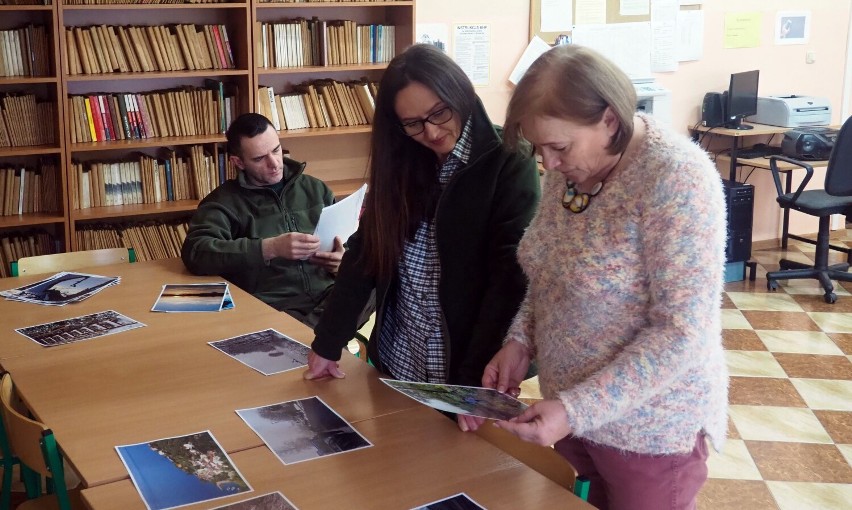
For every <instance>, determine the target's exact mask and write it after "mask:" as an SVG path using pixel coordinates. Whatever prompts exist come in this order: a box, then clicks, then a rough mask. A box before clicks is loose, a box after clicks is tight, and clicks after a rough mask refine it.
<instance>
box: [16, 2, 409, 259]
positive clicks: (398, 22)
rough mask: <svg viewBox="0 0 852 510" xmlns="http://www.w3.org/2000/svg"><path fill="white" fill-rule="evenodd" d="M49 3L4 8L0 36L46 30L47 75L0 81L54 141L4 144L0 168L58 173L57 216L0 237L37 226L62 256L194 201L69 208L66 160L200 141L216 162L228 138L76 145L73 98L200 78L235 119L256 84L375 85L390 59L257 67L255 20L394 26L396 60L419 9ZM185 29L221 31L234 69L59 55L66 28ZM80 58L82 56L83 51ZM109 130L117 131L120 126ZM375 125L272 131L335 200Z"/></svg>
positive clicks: (22, 221) (117, 157)
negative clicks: (211, 84) (216, 86)
mask: <svg viewBox="0 0 852 510" xmlns="http://www.w3.org/2000/svg"><path fill="white" fill-rule="evenodd" d="M53 2H54V3H53V4H52V5H0V30H17V29H20V28H21V27H24V26H27V25H28V24H31V23H32V24H35V25H43V26H44V27H45V31H46V33H47V39H48V42H49V43H48V45H47V46H48V53H49V58H48V60H49V63H48V65H47V67H48V69H49V71H48V72H47V73H43V74H42V75H38V76H21V75H16V76H0V98H2V97H3V96H4V95H8V94H15V95H20V94H25V93H28V94H34V95H35V96H36V100H37V101H39V102H43V101H48V102H54V103H55V104H56V108H55V111H56V113H55V115H54V117H53V119H52V120H51V122H49V124H50V129H52V130H53V134H54V141H53V142H52V143H48V144H40V145H30V146H6V147H0V161H2V162H3V163H6V162H9V164H12V165H21V166H27V165H29V166H32V165H37V164H39V162H42V161H49V162H50V163H51V164H55V166H56V168H57V169H58V170H57V173H58V175H57V180H58V192H57V196H56V211H50V212H39V213H28V214H16V215H12V216H0V238H2V237H3V236H4V235H15V234H16V233H18V232H20V233H26V232H29V231H32V230H33V229H38V230H44V231H47V232H48V233H49V234H50V235H51V236H53V238H54V239H55V240H56V249H57V250H60V251H70V250H74V249H78V248H79V246H78V243H77V238H78V236H77V235H76V233H77V230H79V229H83V228H86V229H89V228H90V227H93V226H95V225H100V224H104V225H116V226H117V225H123V226H124V227H126V226H128V225H133V224H134V222H140V223H141V222H148V221H149V220H152V219H154V220H156V219H158V218H162V219H163V220H167V221H173V220H175V219H179V218H188V217H189V216H190V215H191V214H192V212H193V211H194V210H195V209H196V207H197V205H198V202H199V200H197V199H193V200H177V201H166V202H159V203H151V204H132V205H121V206H101V207H88V208H85V209H72V207H74V204H76V203H78V202H79V200H77V198H79V197H77V198H74V197H72V193H76V192H77V190H76V189H73V186H75V185H76V184H75V182H76V180H75V179H76V178H77V177H76V174H74V175H72V173H73V172H75V170H74V168H73V167H72V162H81V163H84V164H87V163H91V162H107V161H123V160H124V161H126V160H129V159H132V158H133V157H135V155H136V154H138V153H143V154H146V155H149V156H152V157H156V156H157V155H158V154H160V153H161V152H163V151H164V150H166V149H167V150H175V151H178V152H180V151H186V150H188V149H189V147H190V146H197V145H202V146H203V147H204V149H205V152H206V153H208V154H211V155H213V156H214V158H216V159H214V161H218V156H219V154H220V153H221V152H222V151H223V150H224V142H225V138H224V135H223V134H222V133H221V132H216V133H211V134H206V135H196V136H161V137H151V138H144V137H143V138H133V137H130V136H126V137H125V138H124V139H110V140H106V139H104V140H99V141H84V142H80V141H74V140H75V139H74V138H72V135H74V133H73V131H74V130H75V129H76V135H74V136H78V137H79V135H80V130H81V124H79V122H80V120H79V117H76V118H75V117H72V114H73V113H74V112H75V110H74V109H73V107H72V100H71V99H70V98H71V97H72V96H87V97H88V96H95V97H97V96H104V97H106V96H108V95H115V94H135V95H137V94H138V95H143V94H149V93H152V92H154V91H161V90H163V91H165V90H171V89H179V88H182V87H203V86H205V80H208V79H209V80H217V81H221V82H223V83H224V84H225V86H226V87H228V88H230V90H231V91H232V92H233V93H234V97H235V99H236V108H235V111H234V114H239V113H245V112H248V111H256V110H257V95H258V93H257V90H258V88H259V87H271V88H272V89H273V90H274V92H275V94H279V95H281V94H289V93H290V92H293V91H294V90H295V88H296V87H297V86H299V85H300V84H302V83H305V82H308V81H311V80H316V79H332V80H336V81H339V82H349V81H353V80H360V79H362V78H366V79H367V80H368V81H372V82H377V81H379V80H380V79H381V75H382V73H383V72H384V71H385V69H386V68H387V62H386V61H385V62H376V63H370V62H365V63H358V64H345V65H327V66H319V65H312V66H301V67H286V68H263V67H262V65H260V64H259V63H258V62H259V60H258V58H259V57H258V55H255V54H254V53H255V52H254V48H255V44H256V40H257V37H259V34H257V33H256V26H257V23H259V22H266V23H278V22H280V21H282V20H290V19H297V18H305V19H311V18H313V17H317V18H319V19H321V20H327V21H332V20H350V21H354V22H356V23H357V24H359V25H383V26H393V27H394V38H393V40H392V42H391V46H392V48H393V52H392V53H393V54H398V53H400V52H401V51H402V50H404V49H405V48H406V47H407V46H409V45H411V44H412V43H413V42H414V29H415V27H414V17H415V2H414V1H411V0H403V1H378V2H372V1H369V2H367V1H365V2H352V1H347V2H299V3H276V2H260V1H258V0H246V1H243V2H239V1H236V2H233V1H231V2H221V3H203V4H190V3H178V4H174V3H169V4H151V3H144V4H143V3H133V1H132V0H128V3H125V4H109V5H67V4H66V2H67V0H53ZM185 24H188V25H194V26H201V27H203V26H205V25H224V26H225V27H226V28H227V35H228V41H229V42H230V45H231V49H232V53H233V59H232V60H233V67H232V68H225V67H223V66H221V65H220V66H219V67H214V68H212V69H189V68H187V69H185V70H181V71H163V70H153V69H152V70H149V71H147V72H146V71H142V72H134V71H122V70H120V69H118V68H117V67H116V68H114V69H113V71H114V72H103V73H91V74H85V73H82V72H81V69H77V68H71V67H69V66H70V65H71V61H70V60H69V59H68V58H66V55H71V56H73V54H68V53H66V52H67V51H69V50H70V48H69V47H68V40H67V39H66V37H67V33H66V29H69V28H72V29H73V28H81V29H83V28H88V27H93V26H107V27H114V28H115V30H118V28H117V27H119V26H123V27H126V26H128V25H130V26H133V27H151V26H166V27H171V26H173V25H185ZM72 34H73V33H72ZM72 40H74V39H73V38H72ZM101 43H102V44H108V43H109V41H108V40H107V39H106V38H104V39H101ZM149 44H150V43H149ZM199 44H201V43H199ZM202 48H203V46H202ZM211 48H212V51H215V48H216V46H215V45H211ZM113 49H114V50H115V49H116V47H114V48H113ZM151 49H152V48H150V46H149V50H151ZM107 53H108V52H107ZM102 56H103V55H102V54H101V57H102ZM77 58H80V55H79V54H78V55H77ZM152 62H153V59H152ZM208 62H209V61H208ZM220 64H221V63H220ZM72 72H73V74H72ZM78 101H79V100H78ZM0 106H2V103H0ZM78 111H79V110H78ZM73 123H78V124H76V125H73ZM116 124H117V126H118V128H119V129H121V127H120V126H121V125H120V124H119V123H116ZM114 127H115V126H114ZM370 129H371V128H370V125H369V124H366V125H350V126H338V127H327V128H307V129H292V130H282V131H279V136H280V137H281V139H282V144H283V145H284V146H285V148H288V149H291V157H293V158H294V159H297V160H300V161H306V162H307V163H308V167H307V172H308V173H309V174H312V175H315V176H316V177H318V178H320V179H323V180H324V181H325V182H327V183H328V184H329V186H330V187H331V188H332V190H333V191H334V193H335V194H336V195H337V196H339V197H342V196H346V195H348V194H350V193H352V192H354V191H355V190H357V189H358V187H360V186H361V184H362V183H363V182H364V181H365V179H366V171H367V168H366V165H367V159H368V154H369V133H370ZM72 181H73V182H72Z"/></svg>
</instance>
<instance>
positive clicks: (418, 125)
mask: <svg viewBox="0 0 852 510" xmlns="http://www.w3.org/2000/svg"><path fill="white" fill-rule="evenodd" d="M452 118H453V109H452V108H450V107H449V106H447V107H445V108H441V109H440V110H438V111H437V112H435V113H433V114H431V115H429V116H427V117H425V118H423V119H418V120H412V121H410V122H406V123H404V124H400V127H401V128H402V132H403V133H405V134H406V135H408V136H417V135H419V134H420V133H422V132H423V131H425V130H426V123H427V122H428V123H429V124H432V125H433V126H440V125H441V124H446V123H447V122H449V121H450V119H452Z"/></svg>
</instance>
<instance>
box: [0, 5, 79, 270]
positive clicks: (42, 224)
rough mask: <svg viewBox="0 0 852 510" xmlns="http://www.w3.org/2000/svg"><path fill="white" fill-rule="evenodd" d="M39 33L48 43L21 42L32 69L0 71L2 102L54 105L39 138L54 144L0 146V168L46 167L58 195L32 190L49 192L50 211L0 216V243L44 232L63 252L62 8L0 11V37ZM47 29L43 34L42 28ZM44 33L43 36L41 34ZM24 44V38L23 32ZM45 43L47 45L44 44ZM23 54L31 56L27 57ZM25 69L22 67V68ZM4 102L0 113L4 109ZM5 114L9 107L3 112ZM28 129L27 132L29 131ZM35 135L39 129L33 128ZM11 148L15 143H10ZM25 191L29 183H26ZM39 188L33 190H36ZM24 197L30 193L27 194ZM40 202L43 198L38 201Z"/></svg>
mask: <svg viewBox="0 0 852 510" xmlns="http://www.w3.org/2000/svg"><path fill="white" fill-rule="evenodd" d="M29 26H32V27H35V28H37V29H38V30H39V31H40V34H41V35H42V36H43V37H44V39H41V37H39V38H38V41H37V40H36V38H33V39H30V40H29V42H27V45H26V46H24V45H23V41H22V42H21V44H22V47H21V53H20V57H21V59H22V61H23V59H26V58H27V57H29V60H30V63H27V64H25V67H26V68H27V69H23V70H22V69H21V68H20V67H19V68H17V69H14V68H13V67H12V66H10V64H9V63H8V62H6V66H5V67H4V68H2V69H0V98H5V97H8V96H29V95H31V96H34V98H35V100H36V102H37V103H52V104H54V105H55V107H54V108H53V110H52V112H51V113H50V115H49V117H48V118H43V119H42V122H43V123H44V124H42V125H41V126H39V127H41V128H42V130H41V132H40V134H39V135H38V138H40V139H42V140H43V139H45V137H51V138H52V142H50V143H41V144H35V145H27V144H21V143H18V144H15V143H12V145H10V146H0V167H2V168H12V167H14V168H27V169H28V170H32V169H35V168H38V167H39V166H41V164H42V163H44V164H46V165H47V166H48V167H51V168H53V169H54V170H50V171H51V172H53V175H52V179H55V185H56V189H55V191H49V190H48V191H45V190H33V192H35V193H39V192H40V191H45V192H47V193H49V195H50V196H48V197H47V198H48V199H49V202H50V204H51V205H50V207H51V209H52V210H50V211H42V212H29V213H27V212H23V213H20V214H18V213H13V214H11V215H5V216H0V238H7V237H9V236H17V235H23V236H26V235H29V233H30V232H32V231H34V230H36V231H43V232H46V233H47V234H49V235H50V236H51V238H52V240H53V243H50V244H52V246H49V247H48V248H46V249H48V250H49V251H51V252H52V251H62V250H67V249H69V247H70V243H69V231H68V222H67V216H68V215H67V212H68V210H67V202H66V199H65V193H64V190H65V189H66V186H67V183H66V180H65V172H64V170H63V169H64V168H65V152H64V150H63V137H64V131H63V125H64V122H63V116H64V112H63V108H62V101H61V98H62V87H61V78H60V75H59V69H60V65H59V63H60V48H59V40H58V7H57V5H56V4H55V3H52V4H50V5H0V31H10V33H11V32H12V31H20V30H25V29H26V27H29ZM42 27H43V28H42ZM41 30H43V32H41ZM19 37H20V38H25V36H24V35H23V32H20V34H19ZM42 42H43V44H42ZM25 52H26V53H27V54H25ZM21 63H22V64H23V62H21ZM2 101H3V100H0V107H3V102H2ZM4 108H5V107H4ZM33 121H35V122H38V120H37V119H35V118H30V117H29V116H26V115H24V116H22V115H20V114H14V113H10V115H9V116H8V117H7V118H6V119H5V122H6V124H7V129H12V127H14V128H15V129H18V128H19V127H20V126H21V123H27V122H33ZM25 129H26V128H25ZM31 129H36V127H34V126H33V127H31ZM10 142H11V140H10ZM25 185H27V183H26V182H25ZM34 186H35V184H34ZM25 193H29V190H26V191H25ZM39 201H41V198H39ZM6 258H7V257H6V256H3V257H0V259H2V261H0V262H2V264H3V266H4V270H3V271H0V274H5V273H6V272H7V271H8V267H6V266H7V265H8V262H9V261H7V260H5V259H6Z"/></svg>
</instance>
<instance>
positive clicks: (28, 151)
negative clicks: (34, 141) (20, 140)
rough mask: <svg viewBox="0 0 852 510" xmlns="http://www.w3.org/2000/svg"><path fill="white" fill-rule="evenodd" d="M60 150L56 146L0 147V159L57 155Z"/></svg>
mask: <svg viewBox="0 0 852 510" xmlns="http://www.w3.org/2000/svg"><path fill="white" fill-rule="evenodd" d="M61 152H62V149H61V148H59V147H58V146H56V145H24V146H21V147H0V158H9V157H12V156H34V155H40V154H59V153H61Z"/></svg>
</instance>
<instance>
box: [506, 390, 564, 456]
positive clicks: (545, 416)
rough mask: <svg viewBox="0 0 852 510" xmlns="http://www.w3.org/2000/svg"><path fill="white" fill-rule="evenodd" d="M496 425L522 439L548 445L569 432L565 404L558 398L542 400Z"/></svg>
mask: <svg viewBox="0 0 852 510" xmlns="http://www.w3.org/2000/svg"><path fill="white" fill-rule="evenodd" d="M496 425H497V426H498V427H500V428H501V429H503V430H508V431H509V432H511V433H512V434H515V435H516V436H518V437H519V438H521V439H523V440H524V441H529V442H530V443H535V444H540V445H542V446H550V445H552V444H554V443H556V442H557V441H559V440H560V439H562V438H563V437H565V436H567V435H568V434H570V433H571V427H570V426H568V417H567V416H566V414H565V406H564V405H562V402H560V401H559V400H542V401H541V402H536V403H535V404H533V405H531V406H530V407H528V408H527V409H526V411H524V412H523V413H521V414H519V415H518V416H516V417H514V418H512V419H511V420H509V421H498V422H496Z"/></svg>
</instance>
